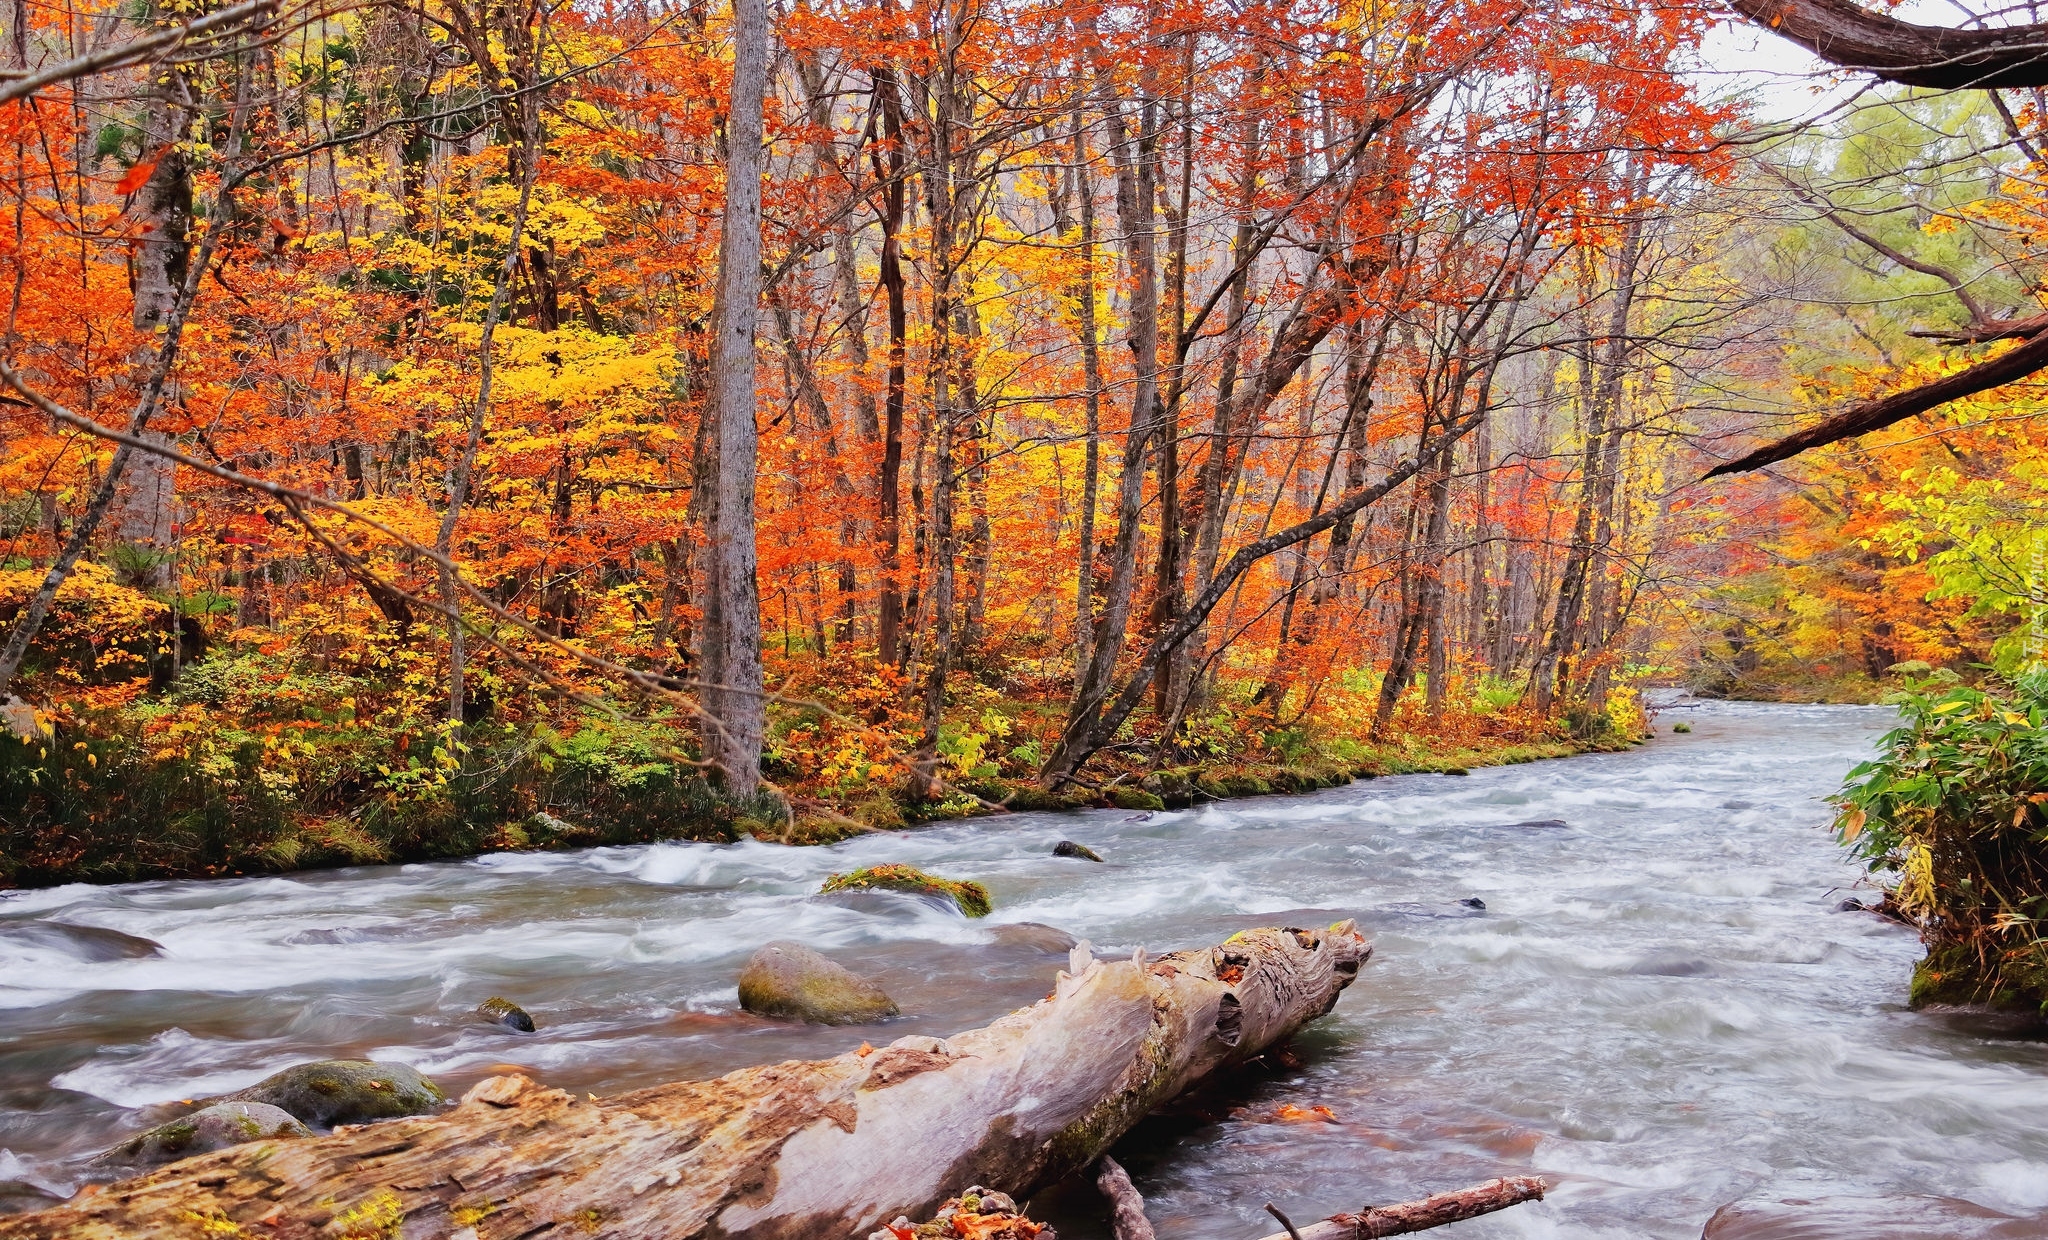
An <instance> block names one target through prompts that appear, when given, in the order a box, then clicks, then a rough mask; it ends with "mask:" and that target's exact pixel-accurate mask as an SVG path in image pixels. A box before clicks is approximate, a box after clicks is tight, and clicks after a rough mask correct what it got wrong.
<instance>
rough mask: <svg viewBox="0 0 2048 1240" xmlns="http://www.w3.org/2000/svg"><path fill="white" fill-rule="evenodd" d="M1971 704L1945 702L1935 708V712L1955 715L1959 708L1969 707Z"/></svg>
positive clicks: (1965, 708)
mask: <svg viewBox="0 0 2048 1240" xmlns="http://www.w3.org/2000/svg"><path fill="white" fill-rule="evenodd" d="M1969 706H1970V704H1969V703H1968V702H1943V703H1942V704H1941V705H1939V706H1937V707H1935V708H1934V711H1933V713H1934V714H1937V715H1953V714H1955V713H1956V712H1957V711H1959V710H1967V709H1969Z"/></svg>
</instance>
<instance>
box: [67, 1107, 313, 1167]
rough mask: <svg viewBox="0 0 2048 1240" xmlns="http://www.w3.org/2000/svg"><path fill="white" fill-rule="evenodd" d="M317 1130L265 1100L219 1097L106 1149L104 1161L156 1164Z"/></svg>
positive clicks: (103, 1163) (97, 1160)
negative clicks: (235, 1100)
mask: <svg viewBox="0 0 2048 1240" xmlns="http://www.w3.org/2000/svg"><path fill="white" fill-rule="evenodd" d="M312 1135H313V1132H312V1130H311V1129H310V1128H307V1127H306V1126H305V1125H304V1124H302V1123H300V1122H299V1121H298V1120H297V1119H296V1118H294V1117H293V1116H292V1115H291V1114H290V1113H289V1112H287V1111H285V1110H283V1109H282V1108H279V1107H274V1106H269V1105H266V1104H264V1103H261V1102H216V1103H214V1104H213V1105H212V1106H210V1107H206V1108H203V1109H201V1110H198V1111H194V1112H192V1113H191V1114H190V1115H184V1116H180V1117H179V1118H177V1119H174V1120H171V1121H170V1122H169V1123H165V1124H158V1125H157V1126H156V1127H154V1128H152V1129H150V1130H149V1131H148V1132H144V1133H138V1134H137V1135H135V1136H132V1137H130V1138H128V1139H127V1140H126V1141H123V1142H122V1143H121V1144H119V1145H117V1146H115V1147H114V1148H112V1149H110V1150H108V1151H107V1152H106V1153H104V1154H101V1155H100V1156H99V1157H97V1158H95V1159H94V1160H93V1161H94V1162H95V1163H97V1164H99V1165H101V1166H121V1167H154V1166H157V1165H159V1164H162V1163H167V1162H176V1161H177V1160H178V1159H180V1158H190V1157H192V1156H193V1155H195V1154H211V1153H213V1152H214V1151H215V1150H224V1149H227V1148H228V1147H229V1146H231V1145H242V1144H245V1143H247V1142H250V1141H262V1140H273V1141H277V1140H290V1139H291V1138H294V1137H310V1136H312Z"/></svg>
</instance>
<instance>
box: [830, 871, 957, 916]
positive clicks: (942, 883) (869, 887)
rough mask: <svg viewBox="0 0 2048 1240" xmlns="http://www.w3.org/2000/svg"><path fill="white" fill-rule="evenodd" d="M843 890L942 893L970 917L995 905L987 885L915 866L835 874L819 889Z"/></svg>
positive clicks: (917, 893)
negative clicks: (928, 871)
mask: <svg viewBox="0 0 2048 1240" xmlns="http://www.w3.org/2000/svg"><path fill="white" fill-rule="evenodd" d="M841 891H902V892H907V893H909V894H910V895H921V896H943V897H945V898H946V899H948V900H951V901H952V902H953V904H954V905H955V907H957V908H958V909H959V910H960V911H961V912H962V913H965V914H966V915H967V916H969V917H986V916H988V914H989V910H990V909H991V908H993V907H995V906H994V905H993V904H992V903H990V901H989V895H988V888H986V887H984V886H982V885H981V884H980V883H975V882H966V881H962V880H957V879H951V878H940V877H939V876H938V875H936V874H927V873H925V872H924V871H923V870H920V869H918V868H917V867H915V866H908V865H872V866H869V867H868V868H866V869H864V870H854V871H851V872H849V873H846V874H834V875H833V876H832V877H830V878H828V879H826V880H825V885H824V886H823V887H820V888H819V889H818V894H819V895H821V896H829V895H832V894H834V893H836V892H841Z"/></svg>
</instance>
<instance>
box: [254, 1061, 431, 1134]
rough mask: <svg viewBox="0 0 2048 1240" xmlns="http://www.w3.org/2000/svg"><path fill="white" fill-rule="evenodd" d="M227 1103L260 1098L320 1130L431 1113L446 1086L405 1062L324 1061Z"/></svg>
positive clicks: (259, 1085) (268, 1081) (272, 1079)
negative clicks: (423, 1074)
mask: <svg viewBox="0 0 2048 1240" xmlns="http://www.w3.org/2000/svg"><path fill="white" fill-rule="evenodd" d="M221 1101H223V1102H260V1103H263V1104H264V1105H266V1106H273V1107H277V1108H279V1109H280V1110H283V1111H286V1112H288V1113H290V1114H292V1115H295V1116H297V1117H298V1118H299V1119H301V1120H303V1121H305V1122H306V1123H308V1124H311V1125H313V1126H314V1127H316V1128H332V1127H334V1126H336V1125H337V1124H366V1123H369V1122H370V1121H371V1120H377V1119H398V1118H400V1117H402V1116H406V1115H427V1114H431V1113H432V1112H435V1111H438V1110H440V1109H441V1107H442V1105H443V1104H444V1103H445V1102H446V1101H447V1096H446V1095H444V1094H443V1093H442V1092H441V1087H440V1086H438V1085H436V1084H434V1083H433V1082H432V1081H430V1080H428V1079H427V1078H426V1077H424V1076H422V1075H420V1073H419V1071H418V1070H417V1069H414V1068H411V1067H408V1066H406V1065H405V1064H402V1063H371V1062H370V1061H369V1060H367V1059H323V1060H320V1061H319V1062H317V1063H302V1064H299V1065H298V1066H296V1067H292V1068H286V1069H285V1070H284V1071H282V1072H279V1073H277V1074H276V1075H274V1076H269V1077H265V1078H264V1079H263V1080H261V1081H258V1082H256V1084H254V1085H251V1086H250V1087H249V1088H247V1089H244V1090H239V1091H237V1092H235V1093H232V1094H229V1095H228V1096H227V1097H226V1098H223V1099H221Z"/></svg>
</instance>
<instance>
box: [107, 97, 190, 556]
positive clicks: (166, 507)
mask: <svg viewBox="0 0 2048 1240" xmlns="http://www.w3.org/2000/svg"><path fill="white" fill-rule="evenodd" d="M163 72H164V82H163V84H162V85H160V86H158V87H157V88H156V89H155V90H152V91H150V92H149V107H148V110H147V112H146V113H145V119H144V121H143V147H144V152H145V153H144V156H143V158H145V159H146V158H149V152H160V154H159V155H158V156H157V162H156V169H155V171H153V172H151V173H150V175H149V180H147V181H146V182H144V183H143V186H142V191H141V193H139V194H138V195H137V196H136V203H135V205H136V219H137V227H136V232H137V234H138V235H139V236H140V237H141V240H139V241H137V242H136V243H135V314H134V323H135V326H136V327H138V328H140V329H142V330H143V331H146V332H149V333H151V335H152V336H153V335H154V334H155V333H157V332H159V331H162V330H163V328H164V327H165V325H166V324H168V323H169V322H170V321H171V315H172V313H173V311H174V310H175V309H176V307H177V303H178V292H179V290H180V289H182V288H183V287H184V285H185V273H186V269H187V267H188V266H189V265H190V263H191V261H192V246H191V241H190V236H189V234H190V232H191V229H192V165H191V162H190V161H189V160H188V159H187V158H186V156H185V153H184V151H183V150H182V149H181V148H180V146H179V141H180V140H181V139H182V138H183V137H184V136H185V134H184V129H185V118H186V117H187V116H188V115H189V113H188V112H187V111H186V107H187V103H186V100H185V98H184V95H185V93H186V89H185V85H184V76H183V74H182V73H181V72H180V71H178V70H175V69H165V70H164V71H163ZM156 352H157V345H156V342H155V341H154V340H150V341H146V342H144V343H143V344H141V345H140V346H138V347H137V349H136V355H135V358H134V367H135V373H136V374H139V375H140V374H148V373H149V368H150V364H151V363H152V362H154V361H155V360H156ZM142 435H143V437H144V438H145V439H148V440H150V441H151V442H153V443H158V444H162V445H164V446H166V447H168V446H169V445H170V442H171V439H170V436H168V435H166V434H164V433H163V432H161V431H154V430H146V431H143V432H142ZM176 502H177V467H176V466H175V465H173V464H172V463H171V459H170V458H169V457H166V456H159V455H158V454H156V453H154V452H144V453H141V454H140V455H139V456H138V457H136V458H135V459H132V460H130V461H129V463H128V468H127V470H126V471H125V472H124V473H123V475H122V476H121V479H120V488H119V489H118V490H117V491H116V492H115V495H114V507H113V511H112V513H111V514H110V515H111V516H112V517H113V519H114V537H115V538H117V539H119V540H120V541H121V542H122V543H123V544H125V545H126V546H127V547H128V548H129V549H130V551H131V553H132V554H133V555H134V557H135V559H134V567H135V570H136V573H135V575H136V576H137V578H138V579H139V581H140V583H141V584H143V585H145V586H147V587H148V588H150V589H153V590H162V589H165V588H167V587H168V586H169V585H170V583H171V556H172V541H173V540H172V526H173V524H174V515H173V508H174V507H175V505H176Z"/></svg>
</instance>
